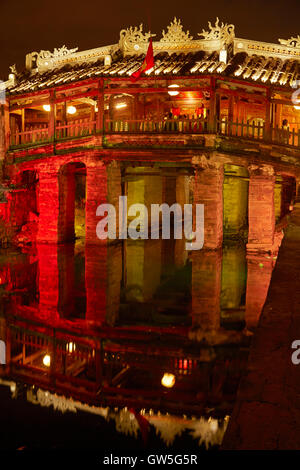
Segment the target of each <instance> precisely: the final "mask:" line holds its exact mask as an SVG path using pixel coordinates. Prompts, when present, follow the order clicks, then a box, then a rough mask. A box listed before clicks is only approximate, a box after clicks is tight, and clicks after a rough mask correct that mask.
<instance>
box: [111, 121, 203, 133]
mask: <svg viewBox="0 0 300 470" xmlns="http://www.w3.org/2000/svg"><path fill="white" fill-rule="evenodd" d="M207 131H208V122H207V120H206V119H166V120H161V121H151V120H147V119H144V120H122V121H114V120H111V119H107V120H106V121H105V125H104V132H106V133H112V134H114V133H120V132H128V133H138V134H144V133H147V132H149V133H156V134H162V133H167V134H169V133H182V134H203V133H206V132H207Z"/></svg>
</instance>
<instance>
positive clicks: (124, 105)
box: [116, 103, 127, 109]
mask: <svg viewBox="0 0 300 470" xmlns="http://www.w3.org/2000/svg"><path fill="white" fill-rule="evenodd" d="M126 107H127V104H126V103H118V104H116V109H121V108H126Z"/></svg>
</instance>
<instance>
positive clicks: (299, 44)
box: [278, 34, 300, 48]
mask: <svg viewBox="0 0 300 470" xmlns="http://www.w3.org/2000/svg"><path fill="white" fill-rule="evenodd" d="M278 41H279V42H280V44H282V45H283V46H288V47H295V48H300V35H299V34H298V36H297V37H292V38H290V39H278Z"/></svg>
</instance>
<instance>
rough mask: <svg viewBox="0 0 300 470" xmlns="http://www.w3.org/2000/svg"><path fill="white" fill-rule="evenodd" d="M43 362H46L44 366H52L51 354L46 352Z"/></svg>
mask: <svg viewBox="0 0 300 470" xmlns="http://www.w3.org/2000/svg"><path fill="white" fill-rule="evenodd" d="M43 364H44V366H46V367H50V364H51V357H50V356H49V354H46V355H45V356H44V357H43Z"/></svg>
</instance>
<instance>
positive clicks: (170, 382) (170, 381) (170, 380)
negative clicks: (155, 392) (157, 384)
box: [161, 372, 175, 388]
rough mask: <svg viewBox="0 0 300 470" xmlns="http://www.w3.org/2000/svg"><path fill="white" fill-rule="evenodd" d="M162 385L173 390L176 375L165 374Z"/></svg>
mask: <svg viewBox="0 0 300 470" xmlns="http://www.w3.org/2000/svg"><path fill="white" fill-rule="evenodd" d="M161 384H162V385H163V386H164V387H166V388H172V387H174V385H175V375H174V374H170V373H168V372H165V373H164V375H163V378H162V379H161Z"/></svg>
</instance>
